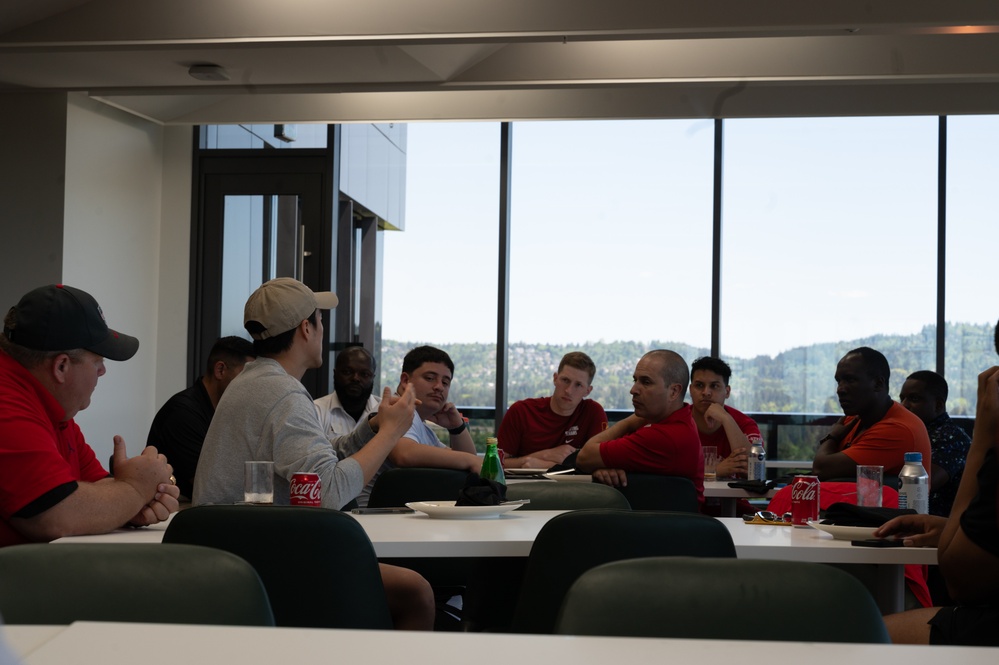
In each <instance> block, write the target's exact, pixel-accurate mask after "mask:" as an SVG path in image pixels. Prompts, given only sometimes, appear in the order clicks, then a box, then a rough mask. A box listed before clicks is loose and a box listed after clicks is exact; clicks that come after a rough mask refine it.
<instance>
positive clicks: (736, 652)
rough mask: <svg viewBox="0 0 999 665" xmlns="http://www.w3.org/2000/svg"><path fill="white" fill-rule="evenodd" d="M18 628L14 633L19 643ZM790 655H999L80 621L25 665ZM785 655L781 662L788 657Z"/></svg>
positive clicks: (830, 662) (496, 663)
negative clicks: (289, 659) (289, 660)
mask: <svg viewBox="0 0 999 665" xmlns="http://www.w3.org/2000/svg"><path fill="white" fill-rule="evenodd" d="M19 628H20V627H18V626H9V627H8V628H7V631H8V635H10V636H12V637H13V636H16V634H17V632H18V630H19ZM778 654H783V655H784V656H787V655H788V654H793V657H794V659H795V660H800V661H801V662H808V663H810V664H811V665H843V663H866V662H876V663H880V662H885V663H906V665H940V664H941V663H960V664H961V665H994V663H995V662H996V654H997V651H996V650H995V649H989V648H985V647H932V648H929V647H918V646H904V645H891V644H835V643H814V642H812V643H806V642H748V641H736V640H683V639H651V638H634V637H577V636H563V635H517V634H510V633H502V634H500V633H492V634H491V633H450V632H439V633H437V632H424V633H420V632H406V631H378V632H373V631H366V630H329V629H309V628H249V627H243V626H190V625H179V624H138V623H130V624H121V623H90V622H78V623H74V624H73V625H71V626H69V627H68V628H66V629H65V630H60V631H59V632H58V633H56V634H55V635H53V636H52V637H51V639H49V640H48V641H47V642H45V643H44V644H42V645H41V646H38V647H37V648H35V649H34V650H33V651H31V652H30V653H27V654H26V655H25V658H24V662H25V664H26V665H65V664H66V663H76V662H94V663H100V665H135V664H136V663H142V665H177V664H178V663H183V664H184V665H217V664H218V663H239V664H240V665H274V663H280V662H283V661H285V660H287V659H288V658H292V659H293V660H294V661H296V662H299V661H301V662H309V661H315V662H345V663H413V664H414V665H421V664H423V663H433V665H467V664H468V663H469V661H474V662H475V663H477V664H478V665H507V664H508V663H509V662H510V660H511V659H516V660H517V662H518V663H525V664H531V663H541V664H544V665H551V664H552V663H573V665H603V664H604V663H607V662H631V663H657V662H662V661H664V660H666V659H668V660H671V661H674V662H678V663H698V664H699V665H716V664H717V665H731V663H735V662H770V661H772V660H774V658H775V657H776V655H778ZM784 656H781V657H784Z"/></svg>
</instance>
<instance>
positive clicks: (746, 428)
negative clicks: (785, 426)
mask: <svg viewBox="0 0 999 665" xmlns="http://www.w3.org/2000/svg"><path fill="white" fill-rule="evenodd" d="M722 408H724V409H725V412H726V413H727V414H728V415H730V416H732V419H733V420H734V421H735V424H736V425H738V426H739V429H740V430H742V433H743V434H745V435H746V436H747V437H749V438H750V439H752V438H753V437H754V436H755V437H759V438H761V439H762V438H763V436H762V435H761V434H760V427H759V425H757V424H756V421H755V420H753V419H752V418H750V417H749V416H747V415H746V414H745V413H743V412H742V411H736V410H735V409H733V408H732V407H730V406H726V405H724V404H722ZM697 434H698V436H700V437H701V445H702V446H715V447H716V448H718V459H725V458H726V457H728V456H729V455H731V454H732V445H731V443H729V440H728V435H727V434H725V428H724V427H719V428H718V429H716V430H715V431H714V432H711V433H710V434H706V433H705V432H702V431H700V430H698V431H697Z"/></svg>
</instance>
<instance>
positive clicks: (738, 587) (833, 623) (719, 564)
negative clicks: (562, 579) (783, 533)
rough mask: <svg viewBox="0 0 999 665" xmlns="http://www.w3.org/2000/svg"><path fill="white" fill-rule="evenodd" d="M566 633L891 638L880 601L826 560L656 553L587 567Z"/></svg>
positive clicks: (564, 621) (565, 616) (572, 596)
mask: <svg viewBox="0 0 999 665" xmlns="http://www.w3.org/2000/svg"><path fill="white" fill-rule="evenodd" d="M557 632H559V633H561V634H566V635H612V636H630V637H683V638H692V639H733V640H785V641H796V642H867V643H888V642H889V639H888V633H887V631H886V630H885V624H884V621H883V620H882V619H881V613H880V612H879V611H878V607H877V604H876V603H875V602H874V599H873V598H872V597H871V594H870V593H868V591H867V589H865V588H864V586H863V585H862V584H861V583H860V582H858V581H857V580H856V579H855V578H854V577H852V576H851V575H849V574H848V573H845V572H843V571H842V570H838V569H836V568H832V567H829V566H826V565H823V564H818V563H805V562H801V561H757V560H749V559H745V560H739V559H696V558H689V557H656V558H650V559H633V560H631V561H617V562H614V563H609V564H606V565H603V566H597V567H596V568H593V569H592V570H589V571H587V572H586V573H584V574H583V575H582V576H580V578H579V579H578V580H577V581H576V583H575V584H573V585H572V588H571V589H569V592H568V594H566V598H565V603H564V604H563V606H562V612H561V614H560V615H559V620H558V627H557Z"/></svg>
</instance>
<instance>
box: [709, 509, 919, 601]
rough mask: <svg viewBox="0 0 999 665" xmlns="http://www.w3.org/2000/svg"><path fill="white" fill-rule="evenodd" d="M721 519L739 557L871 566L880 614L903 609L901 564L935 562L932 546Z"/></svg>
mask: <svg viewBox="0 0 999 665" xmlns="http://www.w3.org/2000/svg"><path fill="white" fill-rule="evenodd" d="M721 521H722V522H723V523H724V524H725V526H727V527H728V531H729V533H730V534H732V540H733V542H734V543H735V551H736V554H737V556H738V557H739V558H740V559H767V560H770V561H810V562H814V563H836V564H871V565H874V566H875V574H876V584H877V588H876V589H875V593H874V599H875V600H876V601H877V603H878V607H880V608H881V611H882V612H883V613H884V614H890V613H894V612H900V611H902V609H904V605H905V602H904V601H905V571H904V570H903V565H905V564H919V565H924V564H925V565H936V563H937V549H936V548H935V547H881V548H879V547H855V546H854V545H852V544H850V541H848V540H835V539H834V538H833V537H832V536H830V535H829V534H827V533H823V532H821V531H818V530H816V529H812V528H810V527H790V526H769V525H760V524H746V523H744V522H743V521H742V518H735V517H723V518H721Z"/></svg>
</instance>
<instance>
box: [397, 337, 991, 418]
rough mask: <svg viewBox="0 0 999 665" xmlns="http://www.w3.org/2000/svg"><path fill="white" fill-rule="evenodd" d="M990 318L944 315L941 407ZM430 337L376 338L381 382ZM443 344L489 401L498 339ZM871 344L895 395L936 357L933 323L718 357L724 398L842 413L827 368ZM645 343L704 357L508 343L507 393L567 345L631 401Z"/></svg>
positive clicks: (479, 398)
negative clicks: (723, 370) (728, 376)
mask: <svg viewBox="0 0 999 665" xmlns="http://www.w3.org/2000/svg"><path fill="white" fill-rule="evenodd" d="M993 331H994V327H993V324H968V323H953V324H952V323H948V324H947V330H946V340H947V344H946V356H945V378H946V379H947V381H948V383H949V384H950V399H949V400H948V409H949V410H950V412H951V414H952V415H974V412H975V404H976V394H977V390H978V378H977V377H978V374H979V372H981V371H982V370H983V369H985V368H987V367H991V366H992V365H994V364H996V362H997V361H999V359H997V358H996V353H995V349H994V346H993ZM425 343H432V342H412V341H396V340H383V342H382V354H381V367H380V374H381V377H382V385H389V386H393V387H394V386H395V385H396V384H397V383H398V381H399V372H400V370H401V368H402V357H403V356H404V355H405V354H406V352H407V351H409V350H410V349H411V348H413V347H414V346H418V345H419V344H425ZM435 346H439V347H440V348H442V349H444V350H445V351H447V352H448V354H449V355H450V356H451V359H452V360H453V361H454V364H455V377H454V383H453V385H452V389H451V400H452V401H454V402H455V403H456V404H458V405H462V406H492V405H493V404H494V402H495V395H496V346H495V344H487V343H473V344H435ZM858 346H870V347H872V348H875V349H877V350H878V351H881V352H882V353H883V354H885V356H886V357H887V358H888V362H889V363H890V365H891V372H892V373H891V386H890V389H891V394H892V396H893V397H896V398H897V396H898V392H899V390H900V388H901V387H902V382H903V381H904V380H905V377H906V376H908V375H909V374H911V373H912V372H914V371H916V370H920V369H934V368H935V364H936V356H935V348H936V330H935V326H926V327H924V328H923V329H922V330H921V331H920V332H918V333H916V334H913V335H875V336H873V337H865V338H862V339H854V340H849V341H843V342H834V343H825V344H812V345H810V346H802V347H796V348H793V349H790V350H788V351H785V352H783V353H780V354H778V355H776V356H773V357H771V356H766V355H761V356H756V357H754V358H736V357H731V356H724V355H723V356H722V357H723V358H724V359H725V360H726V361H727V362H728V363H729V364H730V365H731V366H732V372H733V374H732V397H731V400H730V403H731V404H732V405H733V406H735V407H736V408H738V409H740V410H743V411H752V412H765V413H839V412H840V410H839V403H838V401H837V399H836V384H835V381H834V380H833V376H834V374H835V372H836V363H837V362H838V361H839V359H840V358H842V357H843V355H845V354H846V352H847V351H849V350H850V349H853V348H856V347H858ZM652 349H672V350H673V351H676V352H677V353H679V354H680V355H681V356H683V357H684V358H685V359H686V360H687V362H688V363H690V362H692V361H693V360H694V359H695V358H698V357H699V356H703V355H707V354H708V352H709V350H708V349H707V348H704V347H696V346H691V345H689V344H684V343H681V342H669V341H660V340H653V341H651V342H635V341H614V342H602V341H601V342H587V343H586V344H581V345H566V344H524V343H515V344H511V345H510V353H509V376H508V380H507V398H508V402H509V403H513V402H515V401H517V400H520V399H524V398H525V397H542V396H546V395H550V394H551V391H552V374H553V373H554V372H555V370H556V368H557V367H558V363H559V360H561V358H562V356H563V355H565V354H566V353H568V352H569V351H584V352H586V353H587V354H589V356H590V357H591V358H593V361H594V362H595V363H596V365H597V375H596V377H595V378H594V381H593V392H592V393H591V394H590V397H591V398H592V399H595V400H597V401H599V402H600V403H601V404H602V405H603V406H604V408H607V409H630V408H631V397H630V395H629V392H628V391H629V390H630V389H631V383H632V380H631V376H632V372H633V371H634V368H635V363H636V362H637V360H638V359H639V358H640V357H641V356H642V355H643V354H644V353H646V352H647V351H650V350H652Z"/></svg>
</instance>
